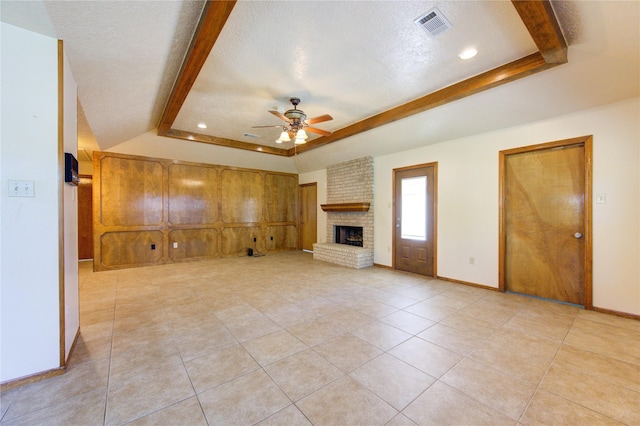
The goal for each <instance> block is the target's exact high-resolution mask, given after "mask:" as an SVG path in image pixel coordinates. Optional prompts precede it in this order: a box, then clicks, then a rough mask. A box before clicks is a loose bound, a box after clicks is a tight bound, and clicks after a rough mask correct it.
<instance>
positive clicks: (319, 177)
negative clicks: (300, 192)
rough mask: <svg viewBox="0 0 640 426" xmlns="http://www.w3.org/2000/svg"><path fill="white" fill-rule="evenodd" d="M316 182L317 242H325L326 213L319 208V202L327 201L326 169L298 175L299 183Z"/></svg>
mask: <svg viewBox="0 0 640 426" xmlns="http://www.w3.org/2000/svg"><path fill="white" fill-rule="evenodd" d="M312 182H316V183H317V184H318V185H317V191H318V193H317V196H318V207H317V221H318V230H317V235H318V238H317V241H316V242H317V243H326V242H327V213H326V212H324V211H322V209H321V208H320V205H321V204H326V203H327V169H322V170H317V171H315V172H309V173H302V174H300V175H299V176H298V183H299V184H300V185H302V184H305V183H312Z"/></svg>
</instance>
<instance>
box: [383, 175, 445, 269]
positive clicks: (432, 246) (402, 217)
mask: <svg viewBox="0 0 640 426" xmlns="http://www.w3.org/2000/svg"><path fill="white" fill-rule="evenodd" d="M437 166H438V164H437V163H428V164H420V165H416V166H410V167H403V168H400V169H394V170H393V212H394V227H393V246H394V247H393V265H394V268H395V269H399V270H402V271H407V272H414V273H417V274H422V275H428V276H432V277H433V276H435V275H436V226H435V225H436V200H437V197H436V192H437Z"/></svg>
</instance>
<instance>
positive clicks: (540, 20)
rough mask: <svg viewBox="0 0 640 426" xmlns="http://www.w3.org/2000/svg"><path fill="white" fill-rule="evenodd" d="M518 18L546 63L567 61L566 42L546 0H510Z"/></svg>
mask: <svg viewBox="0 0 640 426" xmlns="http://www.w3.org/2000/svg"><path fill="white" fill-rule="evenodd" d="M511 3H513V6H514V7H515V8H516V11H517V12H518V15H520V19H522V22H523V23H524V25H525V26H526V27H527V30H528V31H529V34H530V35H531V38H533V41H534V43H535V44H536V46H538V49H539V50H540V53H542V56H543V57H544V60H545V61H546V62H547V63H548V64H564V63H566V62H567V42H566V41H565V39H564V36H563V35H562V30H561V29H560V24H559V23H558V19H557V18H556V15H555V13H554V11H553V7H552V6H551V3H550V2H549V1H548V0H512V1H511Z"/></svg>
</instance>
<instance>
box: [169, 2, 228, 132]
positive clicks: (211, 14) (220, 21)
mask: <svg viewBox="0 0 640 426" xmlns="http://www.w3.org/2000/svg"><path fill="white" fill-rule="evenodd" d="M235 5H236V0H229V1H226V0H221V1H207V2H206V4H205V6H204V9H203V10H202V15H201V16H200V21H199V23H198V27H197V28H196V32H195V34H194V37H193V39H192V40H191V45H190V46H189V50H188V51H187V55H186V56H185V60H184V62H183V63H182V67H181V68H180V72H179V73H178V78H177V79H176V83H175V85H174V86H173V90H172V91H171V95H170V96H169V101H168V102H167V106H166V108H165V110H164V112H163V113H162V118H161V119H160V124H158V135H160V136H166V133H167V132H168V131H169V129H170V128H171V126H172V125H173V122H174V121H175V119H176V117H177V116H178V113H179V112H180V108H182V104H183V103H184V101H185V100H186V99H187V95H188V94H189V91H190V90H191V87H192V86H193V83H194V82H195V81H196V78H197V77H198V74H199V73H200V70H201V69H202V67H203V66H204V63H205V62H206V60H207V58H208V57H209V53H211V49H212V48H213V45H214V44H215V42H216V40H217V39H218V36H219V35H220V33H221V32H222V29H223V28H224V25H225V23H226V22H227V19H228V18H229V15H231V11H232V10H233V7H234V6H235Z"/></svg>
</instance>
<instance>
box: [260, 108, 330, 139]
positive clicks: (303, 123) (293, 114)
mask: <svg viewBox="0 0 640 426" xmlns="http://www.w3.org/2000/svg"><path fill="white" fill-rule="evenodd" d="M289 102H291V104H292V105H293V109H289V110H287V111H285V112H284V113H281V112H280V111H269V112H270V113H271V114H273V115H275V116H276V117H278V118H279V119H281V120H282V121H285V122H286V123H287V124H288V125H285V126H283V125H276V126H253V127H252V128H253V129H258V128H267V127H282V133H281V134H280V137H279V138H278V139H277V140H276V143H282V142H289V141H291V140H292V139H293V141H294V143H295V144H296V145H301V144H304V143H306V142H307V138H308V136H307V133H306V131H305V129H306V130H307V131H309V132H311V133H316V134H318V135H322V136H329V135H331V132H329V131H327V130H322V129H318V128H316V127H310V126H309V125H310V124H315V123H322V122H323V121H329V120H333V117H332V116H330V115H329V114H324V115H320V116H318V117H313V118H309V119H307V115H306V114H305V113H304V111H302V110H300V109H298V104H299V103H300V98H291V99H289Z"/></svg>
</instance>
